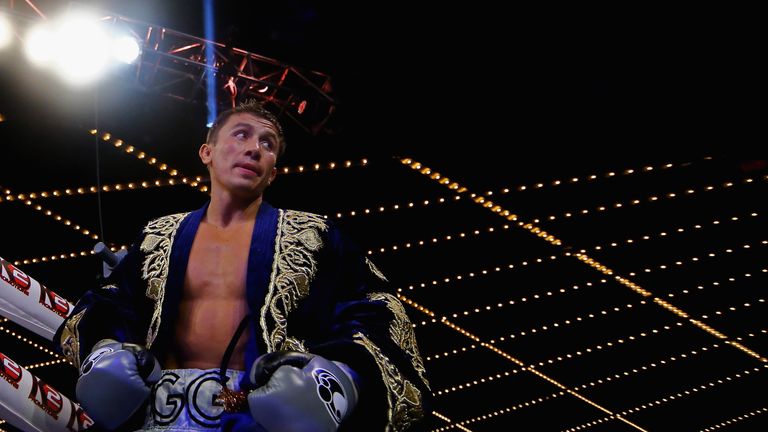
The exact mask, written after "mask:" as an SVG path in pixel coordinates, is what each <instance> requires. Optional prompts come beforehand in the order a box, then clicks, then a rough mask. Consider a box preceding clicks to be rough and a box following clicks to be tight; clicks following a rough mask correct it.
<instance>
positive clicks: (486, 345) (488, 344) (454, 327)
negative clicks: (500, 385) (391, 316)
mask: <svg viewBox="0 0 768 432" xmlns="http://www.w3.org/2000/svg"><path fill="white" fill-rule="evenodd" d="M397 297H398V298H399V299H400V300H402V301H403V302H405V304H408V305H411V306H412V305H414V304H416V303H415V302H413V301H412V300H410V299H408V298H407V297H405V296H403V295H402V294H398V295H397ZM418 310H419V311H421V312H422V313H425V314H428V315H430V316H434V312H432V311H429V310H428V309H426V308H423V307H419V309H418ZM440 323H441V324H443V325H445V326H447V327H449V328H450V329H451V330H454V331H456V332H458V333H459V334H461V335H463V336H465V337H467V338H469V339H472V340H473V341H475V342H479V345H480V346H482V347H483V348H486V349H488V350H490V351H492V352H493V353H495V354H497V355H499V356H501V357H504V358H505V359H507V360H509V361H510V362H512V363H514V364H516V365H518V366H520V367H522V368H523V370H525V371H526V372H530V373H533V374H534V375H537V376H538V377H539V378H541V379H543V380H545V381H548V382H549V383H551V384H553V385H555V386H556V387H560V388H562V389H564V390H566V391H567V392H568V393H569V394H571V395H572V396H574V397H576V398H578V399H581V400H582V401H584V402H585V403H588V404H590V405H592V406H594V407H595V408H597V409H600V410H602V411H605V412H607V413H609V414H611V412H610V411H609V410H607V409H606V408H604V407H602V406H601V405H599V404H597V403H596V402H594V401H592V400H590V399H588V398H586V397H584V396H582V395H581V394H579V393H577V392H575V391H572V390H568V389H566V387H565V386H564V385H563V384H561V383H559V382H558V381H556V380H554V379H552V378H550V377H549V376H547V375H545V374H544V373H542V372H539V371H538V370H536V369H535V368H533V367H532V366H526V365H525V364H524V363H523V362H522V361H520V360H518V359H517V358H515V357H513V356H511V355H509V354H507V353H506V352H504V351H502V350H501V349H499V348H498V347H496V346H495V345H494V344H493V342H481V341H480V338H479V337H478V336H477V335H474V334H472V333H471V332H469V331H467V330H465V329H463V328H461V327H460V326H458V325H456V324H455V323H453V322H451V321H450V320H449V319H448V318H446V317H441V318H440ZM619 419H620V420H622V421H624V422H625V423H627V424H629V425H632V423H630V422H629V421H626V420H624V419H621V418H619Z"/></svg>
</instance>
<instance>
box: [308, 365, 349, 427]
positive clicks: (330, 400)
mask: <svg viewBox="0 0 768 432" xmlns="http://www.w3.org/2000/svg"><path fill="white" fill-rule="evenodd" d="M312 378H314V379H315V382H316V383H317V395H318V396H320V400H322V401H323V403H324V404H325V408H326V409H327V410H328V412H329V413H330V414H331V417H333V420H334V421H336V423H337V424H338V423H341V419H342V417H344V414H345V413H346V412H347V396H346V395H345V394H344V389H343V388H342V387H341V384H340V383H339V380H338V378H336V376H335V375H334V374H332V373H330V372H328V371H327V370H325V369H321V368H317V369H315V370H313V371H312Z"/></svg>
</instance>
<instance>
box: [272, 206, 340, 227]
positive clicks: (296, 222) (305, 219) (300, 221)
mask: <svg viewBox="0 0 768 432" xmlns="http://www.w3.org/2000/svg"><path fill="white" fill-rule="evenodd" d="M280 212H281V213H282V218H281V219H282V224H283V225H287V226H296V227H302V228H316V229H319V230H320V231H326V232H327V231H329V230H335V229H336V226H335V224H334V223H333V221H331V219H329V218H328V216H326V215H323V214H319V213H313V212H308V211H304V210H293V209H280Z"/></svg>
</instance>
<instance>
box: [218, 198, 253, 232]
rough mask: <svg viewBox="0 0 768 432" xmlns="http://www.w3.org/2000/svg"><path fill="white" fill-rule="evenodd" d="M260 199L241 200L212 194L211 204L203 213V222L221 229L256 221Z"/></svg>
mask: <svg viewBox="0 0 768 432" xmlns="http://www.w3.org/2000/svg"><path fill="white" fill-rule="evenodd" d="M261 201H262V197H261V196H259V197H257V198H256V199H250V200H241V199H237V198H235V197H233V196H232V195H222V194H212V195H211V203H210V204H209V205H208V211H207V212H206V213H205V221H206V222H208V223H210V224H213V225H216V226H218V227H221V228H226V227H227V226H229V225H231V224H237V223H241V222H249V221H253V220H255V219H256V215H257V214H258V212H259V207H260V206H261Z"/></svg>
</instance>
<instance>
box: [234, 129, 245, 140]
mask: <svg viewBox="0 0 768 432" xmlns="http://www.w3.org/2000/svg"><path fill="white" fill-rule="evenodd" d="M235 138H240V139H245V138H248V132H246V131H237V132H235Z"/></svg>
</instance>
